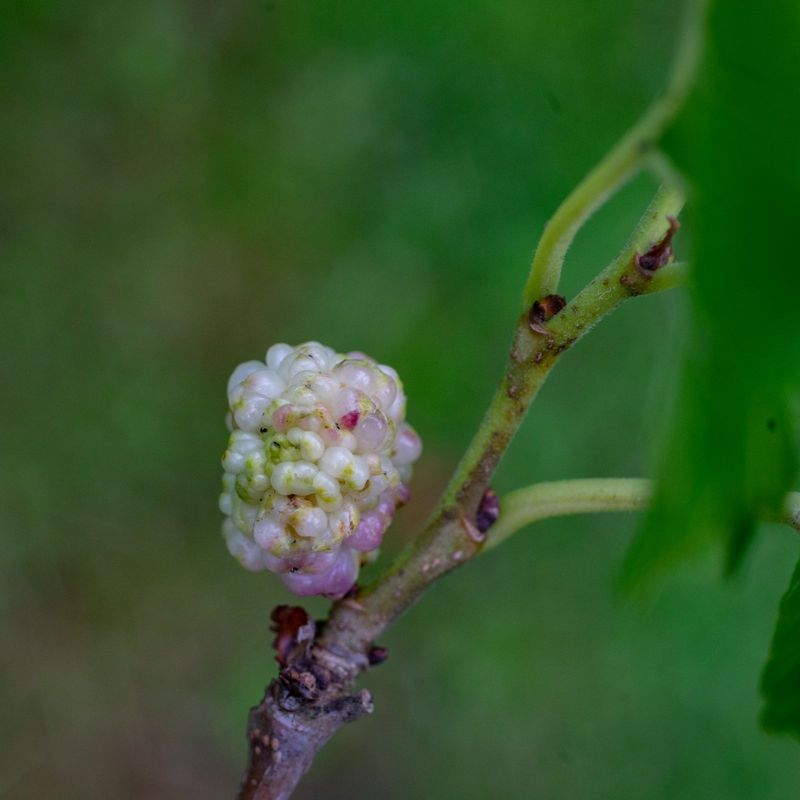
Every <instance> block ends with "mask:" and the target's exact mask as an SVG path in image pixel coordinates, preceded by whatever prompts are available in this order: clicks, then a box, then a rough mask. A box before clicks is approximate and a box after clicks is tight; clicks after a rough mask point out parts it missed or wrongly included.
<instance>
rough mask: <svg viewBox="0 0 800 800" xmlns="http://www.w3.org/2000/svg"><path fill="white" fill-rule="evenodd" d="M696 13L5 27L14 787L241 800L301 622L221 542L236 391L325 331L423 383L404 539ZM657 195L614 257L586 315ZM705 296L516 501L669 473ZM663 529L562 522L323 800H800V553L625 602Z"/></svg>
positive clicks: (709, 567)
mask: <svg viewBox="0 0 800 800" xmlns="http://www.w3.org/2000/svg"><path fill="white" fill-rule="evenodd" d="M677 23H678V19H677V12H676V7H675V3H674V2H670V0H613V2H612V0H606V1H605V2H603V3H587V2H582V1H581V0H527V2H510V0H495V1H494V2H487V1H486V0H484V1H483V2H479V1H478V0H460V1H459V2H456V1H455V0H435V2H431V1H430V0H428V2H419V1H418V0H406V2H403V3H399V2H385V3H374V2H366V1H365V0H360V1H359V2H356V1H355V0H353V2H342V3H335V4H334V3H322V2H312V1H311V0H275V1H274V2H244V0H231V1H230V2H225V3H216V2H209V0H205V2H203V1H202V0H198V1H197V2H188V0H185V1H184V2H180V1H179V0H140V2H136V3H125V2H119V0H103V1H102V2H101V1H100V0H97V2H81V3H76V4H64V3H59V2H55V1H54V0H29V1H28V2H13V0H12V1H11V2H9V0H5V2H2V3H1V4H0V58H1V59H2V67H3V68H2V71H1V72H0V102H1V103H2V109H3V114H2V120H1V121H0V126H2V150H0V152H2V165H3V166H2V190H1V194H0V202H1V203H2V227H1V228H0V237H2V266H0V342H1V343H2V344H1V345H0V346H1V347H2V351H1V354H2V368H3V378H2V385H3V391H2V393H0V404H2V413H3V418H4V420H5V423H4V426H3V433H2V449H1V451H2V456H1V458H0V470H1V471H2V481H1V482H0V486H1V487H2V489H1V490H0V491H1V492H2V494H1V495H0V515H1V516H0V525H1V526H2V528H1V531H0V533H1V535H2V541H1V542H0V548H1V549H0V554H1V555H0V637H1V638H0V641H1V642H2V644H1V645H0V731H2V734H1V735H0V740H2V741H3V747H2V748H0V797H4V798H5V797H9V798H26V799H27V798H41V797H48V798H54V799H56V800H57V799H60V798H78V797H79V798H87V799H89V800H94V798H103V800H107V799H108V798H122V799H125V798H154V799H158V798H179V797H196V798H218V797H229V796H232V795H233V793H234V791H235V788H236V786H237V784H238V780H239V776H240V773H241V770H242V767H243V759H244V754H245V747H244V726H245V718H246V712H247V708H248V707H249V706H250V705H252V704H253V703H254V702H256V701H257V700H258V699H259V697H260V693H261V691H262V689H263V686H264V684H265V683H266V682H267V680H268V679H269V678H270V677H271V676H272V674H273V673H274V664H273V661H272V654H271V652H270V648H269V642H270V638H271V636H270V634H269V633H268V630H267V625H268V616H269V611H270V609H271V607H272V606H273V605H274V604H275V603H278V602H285V601H287V599H289V598H288V596H287V595H286V593H285V592H284V591H283V590H282V588H281V586H280V584H279V583H278V581H276V580H274V579H273V578H272V577H271V576H270V575H268V574H260V575H252V574H249V573H246V572H244V571H243V570H242V569H241V568H240V567H239V566H238V564H237V563H236V562H235V561H234V560H233V559H232V558H231V557H230V556H228V554H227V553H226V551H225V548H224V545H223V544H222V541H221V539H220V537H219V523H220V515H219V513H218V511H217V508H216V500H217V493H218V489H219V479H220V473H221V470H220V467H219V461H218V459H219V455H220V454H221V452H222V450H223V448H224V445H225V441H226V431H225V428H224V424H223V414H224V411H225V396H224V385H225V381H226V379H227V375H228V373H229V372H230V370H231V369H232V368H233V366H234V365H235V364H236V363H238V362H240V361H244V360H248V359H252V358H259V357H261V356H262V355H263V351H264V350H265V349H266V347H267V346H268V345H269V344H271V343H273V342H276V341H288V342H291V343H297V342H300V341H305V340H308V339H318V340H320V341H323V342H325V343H326V344H330V345H331V346H333V347H335V348H337V349H339V350H349V349H363V350H365V351H367V352H369V353H370V354H371V355H373V356H375V357H376V358H379V359H380V360H382V361H385V362H387V363H390V364H392V365H393V366H395V367H396V368H397V369H398V370H399V372H400V374H401V375H402V376H403V378H404V380H405V384H406V390H407V392H408V395H409V398H410V402H409V418H410V420H411V421H412V423H413V424H414V425H415V426H416V427H417V428H418V430H419V431H420V433H421V434H422V436H423V439H424V441H425V448H426V449H425V454H424V457H423V460H422V463H421V464H420V466H419V468H418V469H417V473H416V476H415V479H414V482H413V485H412V490H413V493H414V499H413V501H412V503H411V504H410V506H409V507H408V508H407V509H406V510H404V511H403V512H402V514H401V515H400V516H399V519H398V521H397V522H396V524H395V527H394V529H393V535H392V536H391V537H389V538H390V539H392V540H393V544H391V545H390V546H389V550H391V549H392V548H396V547H398V546H400V544H402V542H403V541H405V540H406V539H407V537H408V536H410V535H411V534H412V533H413V532H414V531H415V530H416V529H417V528H418V526H419V524H420V523H421V521H422V520H423V519H424V517H425V515H426V512H427V511H428V510H429V509H430V507H431V505H432V504H433V502H434V500H435V497H436V493H437V491H438V490H439V489H440V488H441V487H442V485H443V484H444V482H445V480H446V478H447V475H448V471H449V470H450V469H451V468H452V466H453V465H454V463H455V461H456V460H457V458H458V455H459V452H460V450H461V448H463V446H464V445H465V443H466V441H467V440H468V437H469V435H470V432H471V430H472V429H473V428H474V426H475V425H476V423H477V421H478V419H479V418H480V415H481V412H482V408H483V406H484V405H485V403H486V401H487V400H488V398H489V396H490V394H491V391H492V388H493V383H494V381H495V379H496V378H497V377H498V375H499V373H500V370H501V368H502V363H503V360H504V357H505V356H504V354H505V350H506V347H507V343H508V339H509V336H510V331H511V326H512V324H513V318H514V316H515V315H516V313H517V310H518V296H519V291H520V290H521V287H522V284H523V282H524V279H525V275H526V270H527V266H528V263H529V259H530V255H531V252H532V249H533V246H534V244H535V241H536V237H537V236H538V233H539V232H540V231H541V229H542V226H543V224H544V222H545V220H546V218H547V216H548V215H549V214H550V213H551V212H552V210H553V209H554V207H555V205H556V204H557V203H558V201H559V200H560V199H561V198H562V197H563V196H564V195H565V194H566V193H567V192H568V191H569V189H570V188H571V187H572V186H573V185H574V183H575V182H576V181H577V180H578V179H579V178H580V177H581V176H582V174H583V173H584V172H585V171H586V170H587V169H588V168H589V167H590V166H591V165H592V164H593V163H594V162H595V161H596V160H597V159H598V158H599V157H600V156H601V155H602V154H603V152H604V151H605V150H606V149H607V148H608V147H609V146H610V145H611V144H612V143H613V141H614V140H615V138H616V137H617V136H618V135H619V134H620V133H621V132H622V131H623V130H624V129H625V128H626V127H627V126H628V125H629V124H630V123H631V122H632V121H633V120H634V119H635V118H636V116H637V115H638V113H639V112H640V111H641V110H642V109H643V107H644V106H645V105H646V103H647V102H648V100H649V99H650V98H651V96H652V95H653V94H654V93H655V92H656V90H657V89H658V87H659V86H660V85H661V82H662V77H663V76H664V75H665V72H666V67H667V63H668V60H669V55H670V52H671V49H672V46H673V43H674V39H675V35H676V31H677V27H678V24H677ZM652 190H653V185H652V183H651V182H650V181H649V180H647V179H644V178H642V179H639V180H637V181H636V182H634V183H633V184H631V185H630V186H629V187H628V188H627V189H626V190H625V191H624V192H623V193H622V194H621V195H620V196H619V197H618V198H616V199H615V200H614V201H613V202H612V203H611V204H610V205H609V206H608V208H607V209H605V210H604V211H603V212H602V213H601V214H600V215H599V216H598V217H597V218H596V219H595V220H593V221H592V223H591V224H590V225H589V226H588V228H587V229H586V230H585V231H584V232H583V233H582V234H581V236H580V237H579V239H578V241H577V243H576V246H575V248H574V250H573V251H572V253H571V255H570V258H569V262H568V267H567V270H566V273H565V278H564V291H565V293H566V294H567V295H572V294H574V293H575V292H576V291H577V289H578V288H580V286H581V285H582V284H583V283H584V282H585V281H586V280H587V279H588V278H589V277H590V276H591V275H593V274H594V273H595V272H596V271H597V270H599V269H600V267H602V266H603V265H604V264H605V263H606V262H607V261H608V260H609V259H610V258H611V257H612V256H613V255H614V254H615V252H616V250H617V249H618V248H619V247H620V246H621V244H622V243H623V241H624V239H625V237H626V235H627V233H628V231H629V229H630V227H631V225H632V224H633V222H634V221H635V219H636V218H637V217H638V214H639V211H640V210H641V209H642V208H643V206H644V204H645V203H646V202H647V199H648V196H649V194H650V193H651V192H652ZM684 302H685V301H684V299H683V298H682V297H680V296H679V295H674V296H664V297H660V296H659V297H652V298H643V299H641V300H637V301H636V302H632V303H629V304H628V305H626V306H625V307H624V308H623V309H622V310H620V311H619V312H618V313H617V314H616V315H615V316H614V317H612V318H611V319H609V320H608V321H606V322H604V323H603V325H602V326H601V327H600V328H599V329H598V330H597V331H596V332H595V333H593V334H592V336H591V337H590V338H589V339H587V340H586V341H584V342H582V343H581V344H580V345H579V346H578V347H577V348H576V349H575V351H574V352H572V353H570V354H568V356H567V357H566V358H565V359H564V361H563V363H562V364H561V365H560V366H559V368H558V369H557V370H556V372H555V373H554V375H553V377H552V379H551V381H550V382H549V383H548V385H547V386H546V388H545V390H544V391H543V393H542V395H541V397H540V399H539V401H538V402H537V404H536V406H535V410H534V413H533V414H532V416H531V418H530V419H529V420H528V421H527V423H526V425H525V427H524V429H523V432H522V434H521V436H520V437H519V439H518V440H517V441H516V442H515V443H514V446H513V448H512V450H511V451H510V453H509V455H508V458H507V459H506V461H505V462H504V463H503V466H502V468H501V470H500V473H499V474H498V477H497V481H496V486H497V488H498V490H500V491H501V492H502V491H505V490H508V489H511V488H515V487H517V486H520V485H523V484H526V483H529V482H532V481H535V480H545V479H554V478H565V477H588V476H593V475H598V476H617V475H620V476H628V475H630V476H636V475H646V474H649V473H650V472H651V467H652V464H653V463H654V460H655V455H656V454H657V452H658V446H659V440H660V437H661V432H662V430H663V429H664V425H663V423H662V420H663V419H664V416H665V414H668V412H669V409H670V406H671V397H672V395H673V392H674V380H675V378H676V374H677V372H678V364H679V359H680V353H681V348H682V346H683V342H684V341H685V328H686V316H687V315H686V309H685V305H684ZM634 526H635V520H634V519H633V518H629V517H616V516H615V517H603V518H573V519H566V520H559V521H552V522H547V523H543V524H540V525H539V526H537V527H536V528H535V529H530V530H528V531H525V532H521V533H520V534H519V535H518V536H517V537H515V538H514V539H512V540H511V541H510V542H509V543H508V544H507V545H506V546H504V547H502V548H499V549H498V550H497V551H494V552H492V553H491V554H490V555H487V556H486V557H485V558H481V559H479V560H478V561H476V562H475V563H473V564H471V565H469V566H467V567H466V568H464V569H463V570H461V571H459V572H458V573H456V574H454V575H452V576H451V577H450V578H448V579H447V580H446V581H444V582H443V583H442V584H441V585H440V586H438V587H437V588H436V589H435V590H434V591H432V592H431V593H430V595H429V596H428V597H427V598H426V599H425V600H424V602H423V603H422V604H421V605H419V606H417V607H416V608H415V609H414V610H412V612H410V613H409V614H408V615H407V616H406V617H405V618H404V619H403V620H402V621H401V622H400V623H399V624H398V625H397V626H396V627H395V628H394V629H393V630H392V631H391V632H390V633H389V634H388V635H387V636H386V639H385V641H383V642H382V644H385V645H387V646H388V647H389V649H390V651H391V658H390V659H389V661H388V662H387V664H386V665H385V666H382V667H381V668H380V669H378V670H376V671H374V673H372V674H370V675H369V676H368V678H367V679H366V681H365V684H366V685H368V686H369V688H370V689H371V690H372V691H373V693H374V695H375V698H376V712H375V714H374V715H373V716H372V717H371V718H370V719H368V720H366V721H364V722H361V723H359V724H358V725H354V726H352V727H351V728H349V729H347V730H345V731H343V732H342V733H341V734H340V735H339V736H338V737H337V738H336V739H335V740H334V742H333V743H332V744H331V745H330V746H329V747H328V749H327V750H325V751H324V753H323V755H322V756H321V758H320V760H319V761H318V763H317V764H316V765H315V767H314V769H313V771H312V773H311V774H310V775H309V776H308V777H307V778H306V780H305V782H304V783H303V784H302V786H301V789H300V790H298V793H297V797H299V798H301V799H303V798H331V800H337V798H347V800H353V799H354V798H373V797H381V798H384V800H394V799H395V798H409V797H414V798H440V797H446V798H451V797H452V798H486V797H503V798H558V797H580V798H592V799H594V798H609V800H611V799H612V798H613V799H614V800H622V799H623V798H649V799H650V800H655V799H656V798H664V800H666V799H667V798H669V799H670V800H675V799H676V798H687V799H688V798H692V800H694V799H695V798H726V800H728V799H730V800H733V799H735V798H748V799H751V798H756V797H757V798H760V799H763V800H788V798H793V797H796V791H797V786H798V784H799V783H800V761H799V760H798V758H797V751H796V745H794V744H792V743H791V742H789V741H785V740H779V739H771V738H769V737H767V736H765V735H764V734H762V733H761V732H760V731H759V730H758V728H757V725H756V717H757V709H758V696H757V681H758V673H759V669H760V666H761V663H762V662H763V658H764V656H765V654H766V651H767V647H768V643H769V639H770V635H771V631H772V625H773V621H774V614H775V609H776V607H777V603H778V599H779V597H780V594H781V592H782V590H783V588H784V586H785V585H786V582H787V580H788V576H789V574H790V572H791V568H792V562H793V559H794V556H795V551H796V544H795V542H794V541H793V540H792V537H791V534H790V533H786V532H785V531H783V530H781V529H779V528H774V529H769V530H768V531H765V532H766V533H767V535H764V536H762V537H760V538H759V540H758V541H757V542H756V545H755V548H754V553H753V558H752V559H751V561H750V562H749V563H748V564H747V566H746V567H745V569H744V571H743V573H742V574H741V575H740V576H738V577H737V578H736V579H735V580H734V581H732V582H730V583H728V584H727V585H725V584H723V583H722V582H721V581H720V580H719V579H718V564H717V562H716V561H715V560H713V559H711V558H709V560H708V561H705V562H695V563H694V564H693V565H691V566H690V567H688V568H685V569H684V570H683V571H682V572H681V573H679V574H678V575H676V576H675V577H674V578H672V579H671V580H670V581H669V582H668V583H667V584H666V585H665V586H664V587H663V589H662V590H661V591H660V592H659V593H658V594H657V595H655V596H653V597H651V598H650V599H649V601H648V602H646V603H636V602H632V601H626V600H620V599H619V598H618V597H616V596H615V594H614V592H613V588H612V586H613V579H614V576H615V573H616V570H617V569H618V566H619V563H620V558H621V555H622V553H623V551H624V549H625V547H626V544H627V542H628V540H629V538H630V535H631V533H632V532H633V530H634ZM311 606H312V607H313V610H314V611H315V612H316V613H322V611H323V609H324V604H323V603H320V602H316V601H312V603H311Z"/></svg>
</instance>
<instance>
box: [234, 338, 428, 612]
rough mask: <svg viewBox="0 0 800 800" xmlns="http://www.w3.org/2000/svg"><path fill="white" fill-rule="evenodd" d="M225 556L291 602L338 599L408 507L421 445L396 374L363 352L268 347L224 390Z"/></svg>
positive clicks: (318, 346)
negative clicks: (270, 581) (279, 587)
mask: <svg viewBox="0 0 800 800" xmlns="http://www.w3.org/2000/svg"><path fill="white" fill-rule="evenodd" d="M228 405H229V408H230V411H229V413H228V417H227V422H228V428H229V429H230V431H231V434H230V438H229V440H228V447H227V449H226V450H225V453H224V455H223V456H222V467H223V469H224V470H225V472H224V475H223V478H222V487H223V491H222V495H221V496H220V501H219V505H220V509H221V511H222V513H223V514H225V517H226V518H225V522H224V524H223V528H222V531H223V536H224V537H225V541H226V542H227V545H228V549H229V550H230V552H231V554H232V555H234V556H235V557H236V558H237V559H238V560H239V561H240V562H241V564H242V566H244V567H245V568H247V569H250V570H263V569H269V570H272V571H273V572H276V573H278V574H279V575H280V576H281V578H282V580H283V582H284V583H285V584H286V586H287V587H288V588H289V589H290V590H291V591H293V592H294V593H295V594H299V595H312V594H322V595H326V596H329V597H337V596H341V595H342V594H344V593H345V592H347V591H348V590H349V589H350V588H351V587H352V586H353V584H354V583H355V580H356V578H357V576H358V571H359V568H360V566H361V564H362V563H365V562H367V561H369V560H371V559H372V558H373V557H374V555H375V554H376V552H377V549H378V547H379V546H380V544H381V540H382V539H383V535H384V533H385V532H386V529H387V528H388V527H389V524H390V522H391V521H392V517H393V516H394V513H395V510H396V509H397V508H398V506H400V505H401V504H402V503H404V502H405V501H406V500H407V499H408V489H407V484H408V481H409V478H410V477H411V466H412V464H413V463H414V461H416V460H417V458H419V455H420V452H421V449H422V443H421V442H420V439H419V436H418V435H417V434H416V432H415V431H414V429H413V428H411V426H410V425H408V424H407V423H406V422H405V409H406V398H405V395H404V394H403V386H402V383H401V382H400V379H399V377H398V376H397V373H396V372H395V371H394V370H393V369H392V368H391V367H387V366H384V365H382V364H377V363H376V362H375V361H373V360H372V359H371V358H369V357H368V356H365V355H364V354H363V353H348V354H346V355H340V354H337V353H335V352H334V351H333V350H331V349H330V348H328V347H325V346H323V345H321V344H319V343H317V342H307V343H306V344H301V345H299V346H297V347H290V346H289V345H287V344H276V345H273V346H272V347H270V348H269V350H268V351H267V354H266V357H265V360H264V361H263V362H262V361H247V362H246V363H244V364H240V365H239V366H238V367H236V369H235V370H234V371H233V374H232V375H231V377H230V380H229V381H228Z"/></svg>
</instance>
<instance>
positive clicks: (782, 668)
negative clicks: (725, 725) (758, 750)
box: [761, 562, 800, 738]
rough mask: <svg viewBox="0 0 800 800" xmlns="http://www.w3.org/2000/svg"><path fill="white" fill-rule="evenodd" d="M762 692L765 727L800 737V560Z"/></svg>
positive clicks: (782, 611) (783, 604) (783, 605)
mask: <svg viewBox="0 0 800 800" xmlns="http://www.w3.org/2000/svg"><path fill="white" fill-rule="evenodd" d="M761 693H762V695H763V697H764V707H763V708H762V711H761V724H762V725H763V726H764V728H766V729H767V730H768V731H772V732H773V733H790V734H792V735H793V736H797V737H798V738H800V562H798V564H797V567H796V568H795V571H794V575H792V580H791V582H790V583H789V588H788V589H787V590H786V594H785V595H784V596H783V599H782V600H781V607H780V611H779V612H778V624H777V626H776V627H775V634H774V636H773V637H772V647H771V649H770V654H769V660H768V661H767V664H766V666H765V667H764V673H763V675H762V677H761Z"/></svg>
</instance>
